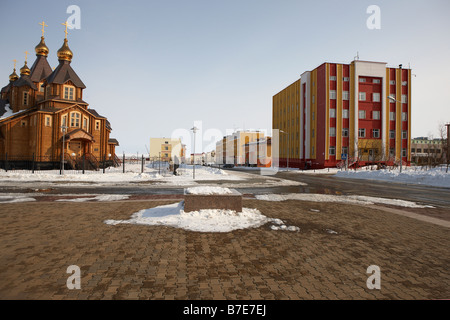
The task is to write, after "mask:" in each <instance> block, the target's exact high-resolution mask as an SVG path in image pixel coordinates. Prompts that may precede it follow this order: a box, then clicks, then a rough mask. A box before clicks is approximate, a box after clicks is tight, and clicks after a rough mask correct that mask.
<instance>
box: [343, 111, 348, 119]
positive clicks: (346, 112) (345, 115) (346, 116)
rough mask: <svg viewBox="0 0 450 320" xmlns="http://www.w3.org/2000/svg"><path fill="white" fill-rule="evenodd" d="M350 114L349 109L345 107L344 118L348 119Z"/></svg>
mask: <svg viewBox="0 0 450 320" xmlns="http://www.w3.org/2000/svg"><path fill="white" fill-rule="evenodd" d="M348 115H349V111H348V109H343V110H342V118H344V119H348Z"/></svg>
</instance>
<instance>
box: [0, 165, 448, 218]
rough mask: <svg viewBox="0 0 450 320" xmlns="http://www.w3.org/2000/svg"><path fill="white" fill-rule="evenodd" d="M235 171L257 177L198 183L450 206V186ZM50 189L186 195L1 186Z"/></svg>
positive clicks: (144, 190)
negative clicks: (276, 181)
mask: <svg viewBox="0 0 450 320" xmlns="http://www.w3.org/2000/svg"><path fill="white" fill-rule="evenodd" d="M226 170H230V171H231V172H236V171H241V172H245V173H250V174H253V176H254V179H252V178H250V179H246V180H243V181H228V180H222V181H209V180H206V181H201V180H198V181H196V183H197V184H207V185H211V184H216V185H224V186H227V187H230V186H232V187H233V188H235V189H237V190H238V191H239V192H241V193H243V194H268V193H275V194H283V193H284V194H286V193H320V194H336V195H339V194H342V195H364V196H372V197H382V198H391V199H401V200H407V201H414V202H417V203H420V204H426V205H432V206H435V207H440V208H446V209H450V189H449V188H437V187H429V186H421V185H412V184H404V183H389V182H385V181H376V180H359V179H344V178H337V177H335V176H333V175H326V174H320V175H314V174H302V173H298V172H278V173H277V174H276V175H275V176H274V177H276V178H281V179H286V180H294V181H298V182H302V183H303V184H305V185H298V186H285V185H282V184H280V185H277V184H273V183H272V184H270V185H268V184H265V183H264V181H265V180H264V179H265V178H264V177H263V176H261V175H260V174H259V172H258V171H255V170H252V171H249V170H242V169H237V168H233V169H226ZM45 189H48V190H46V194H48V195H50V194H55V195H56V194H127V195H163V194H183V189H184V187H183V186H164V185H157V184H155V183H152V182H148V183H127V184H96V183H92V184H89V183H80V184H70V185H66V184H65V183H50V184H48V183H39V182H38V183H36V182H16V183H4V184H3V185H0V194H2V193H3V194H5V193H33V192H39V191H42V190H45Z"/></svg>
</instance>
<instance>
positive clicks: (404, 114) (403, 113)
mask: <svg viewBox="0 0 450 320" xmlns="http://www.w3.org/2000/svg"><path fill="white" fill-rule="evenodd" d="M402 121H408V114H407V113H406V112H402Z"/></svg>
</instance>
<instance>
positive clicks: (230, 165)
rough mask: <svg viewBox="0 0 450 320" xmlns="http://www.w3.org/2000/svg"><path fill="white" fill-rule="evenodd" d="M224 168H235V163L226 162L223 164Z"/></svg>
mask: <svg viewBox="0 0 450 320" xmlns="http://www.w3.org/2000/svg"><path fill="white" fill-rule="evenodd" d="M223 168H234V164H231V163H225V164H224V165H223Z"/></svg>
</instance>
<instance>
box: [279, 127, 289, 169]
mask: <svg viewBox="0 0 450 320" xmlns="http://www.w3.org/2000/svg"><path fill="white" fill-rule="evenodd" d="M280 132H281V133H284V134H286V135H287V153H288V155H287V164H286V167H287V171H289V133H287V132H284V131H283V130H280Z"/></svg>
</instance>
